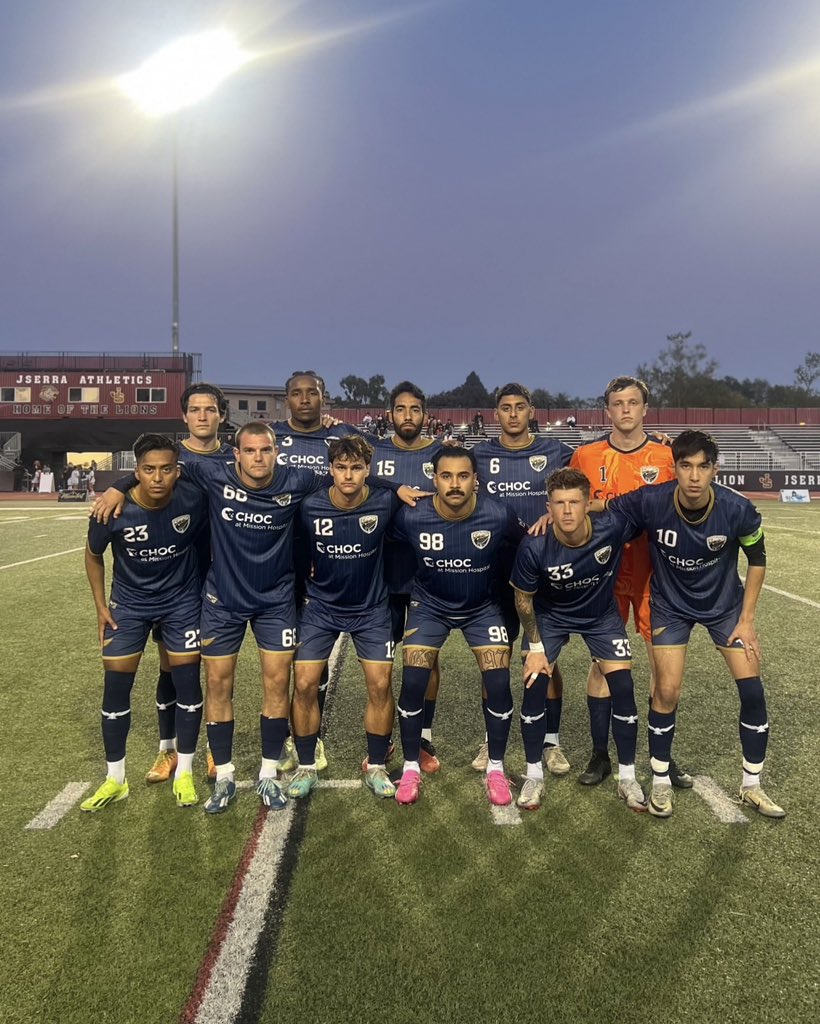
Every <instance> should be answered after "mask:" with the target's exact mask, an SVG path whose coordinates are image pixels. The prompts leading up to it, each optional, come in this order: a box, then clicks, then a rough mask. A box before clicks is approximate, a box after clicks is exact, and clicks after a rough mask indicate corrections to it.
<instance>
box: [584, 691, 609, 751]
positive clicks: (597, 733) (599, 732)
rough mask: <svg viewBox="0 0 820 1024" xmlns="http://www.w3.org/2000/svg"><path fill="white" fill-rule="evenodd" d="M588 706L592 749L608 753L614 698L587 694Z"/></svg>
mask: <svg viewBox="0 0 820 1024" xmlns="http://www.w3.org/2000/svg"><path fill="white" fill-rule="evenodd" d="M587 707H588V708H589V734H590V736H591V737H592V749H593V750H598V751H600V752H601V753H602V754H606V753H608V749H609V720H610V718H611V717H612V698H611V697H589V696H587Z"/></svg>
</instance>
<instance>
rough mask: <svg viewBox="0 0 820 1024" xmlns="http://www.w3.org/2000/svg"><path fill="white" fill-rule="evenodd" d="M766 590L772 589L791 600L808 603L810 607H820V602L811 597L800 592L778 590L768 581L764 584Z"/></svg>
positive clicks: (773, 591) (774, 592)
mask: <svg viewBox="0 0 820 1024" xmlns="http://www.w3.org/2000/svg"><path fill="white" fill-rule="evenodd" d="M763 589H764V590H771V592H772V593H773V594H779V595H780V596H781V597H788V598H789V600H791V601H799V602H800V604H807V605H808V606H809V607H810V608H820V602H818V601H812V599H811V598H810V597H801V596H800V595H799V594H790V593H789V592H788V590H778V589H777V587H770V586H769V584H768V583H764V584H763Z"/></svg>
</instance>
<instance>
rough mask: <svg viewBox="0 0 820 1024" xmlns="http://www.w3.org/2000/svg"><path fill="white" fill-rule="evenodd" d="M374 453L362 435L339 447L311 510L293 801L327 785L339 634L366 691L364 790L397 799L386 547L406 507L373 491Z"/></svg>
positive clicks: (333, 446) (305, 512)
mask: <svg viewBox="0 0 820 1024" xmlns="http://www.w3.org/2000/svg"><path fill="white" fill-rule="evenodd" d="M372 455H373V449H372V448H371V447H370V445H369V444H368V443H367V441H365V439H364V438H363V437H359V436H353V437H343V438H340V439H337V440H335V441H331V443H330V446H329V448H328V459H329V460H330V473H331V476H332V477H333V485H332V486H331V488H330V490H328V491H324V490H322V491H319V492H317V493H316V494H313V495H311V496H310V497H309V498H307V499H306V500H305V501H304V502H303V504H302V509H301V517H302V526H303V534H304V536H306V537H308V538H309V540H310V547H311V551H310V557H311V562H312V566H313V571H312V573H311V575H310V576H308V578H307V580H306V586H307V598H306V600H305V601H304V604H303V605H302V608H301V610H300V613H299V620H298V630H299V647H298V648H297V651H296V657H295V659H294V677H295V682H296V689H295V691H294V694H293V703H292V705H291V724H292V727H293V733H294V741H295V743H296V751H297V753H298V755H299V768H298V769H297V770H296V773H295V774H294V776H293V778H292V779H291V781H290V784H289V785H288V788H287V795H288V796H290V797H303V796H307V794H308V793H309V792H310V791H311V789H313V787H314V786H315V785H316V783H317V781H318V776H317V769H316V741H317V738H318V734H319V726H320V723H321V715H320V709H319V686H320V683H321V680H322V677H323V673H324V671H325V669H326V666H327V662H328V658H329V656H330V652H331V650H332V648H333V645H334V643H335V642H336V640H337V639H338V637H339V634H340V633H349V634H350V636H351V638H352V640H353V644H354V646H355V648H356V654H357V655H358V657H359V661H360V662H361V665H362V670H363V671H364V677H365V682H366V684H367V708H366V710H365V715H364V728H365V733H366V736H367V764H368V766H367V769H366V772H365V775H364V783H365V785H366V786H367V787H368V788H369V789H371V790H372V791H373V792H374V793H375V794H376V796H381V797H392V796H393V795H394V793H395V786H394V785H393V783H392V782H391V781H390V779H389V778H388V776H387V771H386V769H385V759H386V755H387V747H388V744H389V742H390V731H391V729H392V727H393V712H394V710H395V708H394V703H393V692H392V689H391V686H390V682H391V674H392V669H393V652H394V650H395V644H394V642H393V636H392V627H391V619H390V609H389V607H388V604H387V587H386V585H385V582H384V572H383V564H382V546H383V542H384V534H385V530H386V529H387V525H388V522H389V521H390V518H391V516H392V515H393V513H394V512H395V511H396V509H397V508H398V506H399V504H400V502H399V499H398V498H396V497H395V496H394V494H393V493H392V491H389V490H386V489H383V488H379V487H377V488H372V489H371V488H369V487H368V486H367V485H366V483H365V480H366V478H367V475H368V473H369V472H370V461H371V458H372Z"/></svg>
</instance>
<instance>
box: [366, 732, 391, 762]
mask: <svg viewBox="0 0 820 1024" xmlns="http://www.w3.org/2000/svg"><path fill="white" fill-rule="evenodd" d="M365 736H366V737H367V763H368V764H371V765H373V764H384V763H385V761H386V760H387V748H388V747H389V746H390V733H388V734H387V735H386V736H380V735H379V734H378V733H375V732H366V733H365Z"/></svg>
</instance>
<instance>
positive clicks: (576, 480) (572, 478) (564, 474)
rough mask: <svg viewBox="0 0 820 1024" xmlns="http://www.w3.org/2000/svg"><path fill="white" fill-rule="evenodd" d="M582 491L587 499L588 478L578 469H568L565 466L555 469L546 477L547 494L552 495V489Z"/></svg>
mask: <svg viewBox="0 0 820 1024" xmlns="http://www.w3.org/2000/svg"><path fill="white" fill-rule="evenodd" d="M575 490H579V491H582V492H583V494H584V497H585V498H586V499H587V501H588V500H589V479H588V478H587V476H586V474H585V473H582V472H581V470H580V469H570V468H569V466H565V467H564V468H563V469H556V470H555V472H554V473H550V475H549V476H548V477H547V494H548V495H550V496H552V493H553V492H554V491H575Z"/></svg>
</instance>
